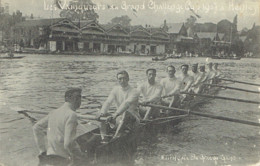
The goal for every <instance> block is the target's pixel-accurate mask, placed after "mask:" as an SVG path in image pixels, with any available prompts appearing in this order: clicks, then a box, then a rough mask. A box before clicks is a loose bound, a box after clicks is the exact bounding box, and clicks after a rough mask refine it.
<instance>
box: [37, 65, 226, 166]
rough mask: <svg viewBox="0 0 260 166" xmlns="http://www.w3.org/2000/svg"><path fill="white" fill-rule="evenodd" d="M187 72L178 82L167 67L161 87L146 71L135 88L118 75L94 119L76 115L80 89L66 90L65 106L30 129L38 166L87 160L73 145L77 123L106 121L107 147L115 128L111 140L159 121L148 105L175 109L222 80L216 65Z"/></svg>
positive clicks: (125, 75) (102, 127)
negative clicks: (188, 95)
mask: <svg viewBox="0 0 260 166" xmlns="http://www.w3.org/2000/svg"><path fill="white" fill-rule="evenodd" d="M188 69H189V66H188V65H186V64H184V65H182V66H181V71H182V73H181V77H180V78H177V77H176V76H175V72H176V70H175V67H174V66H172V65H170V66H168V67H167V73H168V77H166V78H164V79H162V80H161V82H160V83H158V82H157V81H156V80H155V78H156V70H155V69H148V70H146V75H147V81H145V82H143V83H141V84H139V85H138V87H137V88H133V87H132V86H131V85H129V83H128V82H129V78H130V77H129V75H128V73H127V72H126V71H120V72H118V73H117V75H116V78H117V81H118V83H119V85H117V86H115V87H114V88H113V90H112V91H111V92H110V94H109V96H108V98H107V99H106V101H105V102H104V103H103V105H102V108H101V109H100V110H99V112H98V114H97V115H96V116H94V117H93V116H91V115H79V114H77V113H76V112H75V111H76V110H77V109H78V108H79V107H80V105H81V93H82V89H80V88H70V89H68V90H67V91H66V92H65V103H64V104H63V105H62V106H61V107H59V108H58V109H56V110H53V111H52V112H50V113H49V114H48V115H47V116H46V117H45V118H43V119H41V120H40V121H38V122H37V123H36V124H35V125H34V126H33V133H34V136H35V141H36V144H37V146H38V149H39V151H40V155H39V159H40V164H39V165H41V163H42V162H41V161H43V160H45V158H46V156H48V158H46V160H47V161H50V160H51V161H53V164H52V165H62V166H64V165H68V164H70V163H73V162H74V161H75V160H76V159H77V158H86V155H85V153H84V152H81V150H80V148H79V147H78V145H77V143H76V141H75V136H76V128H77V124H78V119H82V118H84V119H91V120H100V119H101V117H103V116H105V117H109V118H108V119H107V120H106V121H101V124H100V126H99V127H100V132H101V139H102V142H101V143H107V142H108V141H109V138H110V137H109V132H110V131H111V128H114V130H115V134H114V136H113V138H116V137H119V136H120V134H122V131H127V130H134V128H135V127H137V126H138V125H139V123H140V120H151V119H153V118H156V117H158V114H160V112H159V111H158V110H155V108H153V107H147V106H148V105H147V104H149V103H153V104H163V105H165V104H166V105H167V106H169V107H178V106H179V104H180V103H181V102H182V101H184V100H185V99H186V96H185V94H182V93H183V92H189V93H191V92H192V93H202V92H203V91H205V90H206V89H207V86H204V83H209V84H215V83H217V82H218V78H221V77H222V74H221V72H220V71H219V70H218V64H217V63H214V64H212V63H209V64H208V72H205V66H204V65H201V66H200V67H199V69H200V70H199V71H198V64H193V65H192V69H191V70H192V73H191V74H188ZM139 98H140V100H139ZM112 103H114V104H115V105H116V111H115V112H114V113H113V114H112V115H111V114H109V113H108V110H109V108H110V106H111V105H112ZM138 107H139V109H138ZM111 124H113V125H111ZM45 136H47V145H45V139H44V138H45ZM54 163H57V164H54Z"/></svg>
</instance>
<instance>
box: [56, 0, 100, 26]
mask: <svg viewBox="0 0 260 166" xmlns="http://www.w3.org/2000/svg"><path fill="white" fill-rule="evenodd" d="M56 4H57V6H58V7H59V4H58V3H56ZM69 6H78V7H82V9H80V10H75V9H62V11H61V12H60V17H65V18H68V19H70V20H72V21H78V20H95V21H96V20H97V19H98V17H99V16H98V14H97V13H96V12H95V10H94V9H93V8H94V7H95V6H96V5H95V4H93V3H92V1H91V0H74V1H70V2H69Z"/></svg>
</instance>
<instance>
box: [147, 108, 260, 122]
mask: <svg viewBox="0 0 260 166" xmlns="http://www.w3.org/2000/svg"><path fill="white" fill-rule="evenodd" d="M146 106H148V107H154V108H158V109H164V110H171V111H179V112H181V113H189V114H191V115H197V116H202V117H207V118H212V119H218V120H224V121H230V122H236V123H241V124H247V125H251V126H258V127H260V123H257V122H251V121H246V120H240V119H234V118H228V117H223V116H216V115H211V114H205V113H201V112H196V111H189V110H185V109H180V108H171V107H165V106H160V105H155V104H147V105H146Z"/></svg>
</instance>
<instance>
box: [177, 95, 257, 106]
mask: <svg viewBox="0 0 260 166" xmlns="http://www.w3.org/2000/svg"><path fill="white" fill-rule="evenodd" d="M181 93H182V94H186V95H191V96H201V97H207V98H213V99H224V100H231V101H237V102H243V103H251V104H260V102H259V101H252V100H244V99H235V98H229V97H223V96H214V95H202V94H194V93H187V92H181Z"/></svg>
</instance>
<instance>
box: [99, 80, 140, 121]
mask: <svg viewBox="0 0 260 166" xmlns="http://www.w3.org/2000/svg"><path fill="white" fill-rule="evenodd" d="M138 99H139V93H138V91H137V90H136V89H135V88H133V87H131V86H130V85H128V86H127V87H125V88H122V87H121V86H115V87H114V88H113V90H112V91H111V92H110V94H109V96H108V98H107V100H106V101H105V103H104V104H103V106H102V108H101V112H102V113H106V112H107V111H108V109H109V107H110V106H111V104H112V103H113V102H115V105H116V107H117V112H124V111H128V112H129V113H131V114H132V115H133V116H134V117H135V118H137V119H140V116H139V113H138V112H137V106H138ZM125 109H126V110H125Z"/></svg>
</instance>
